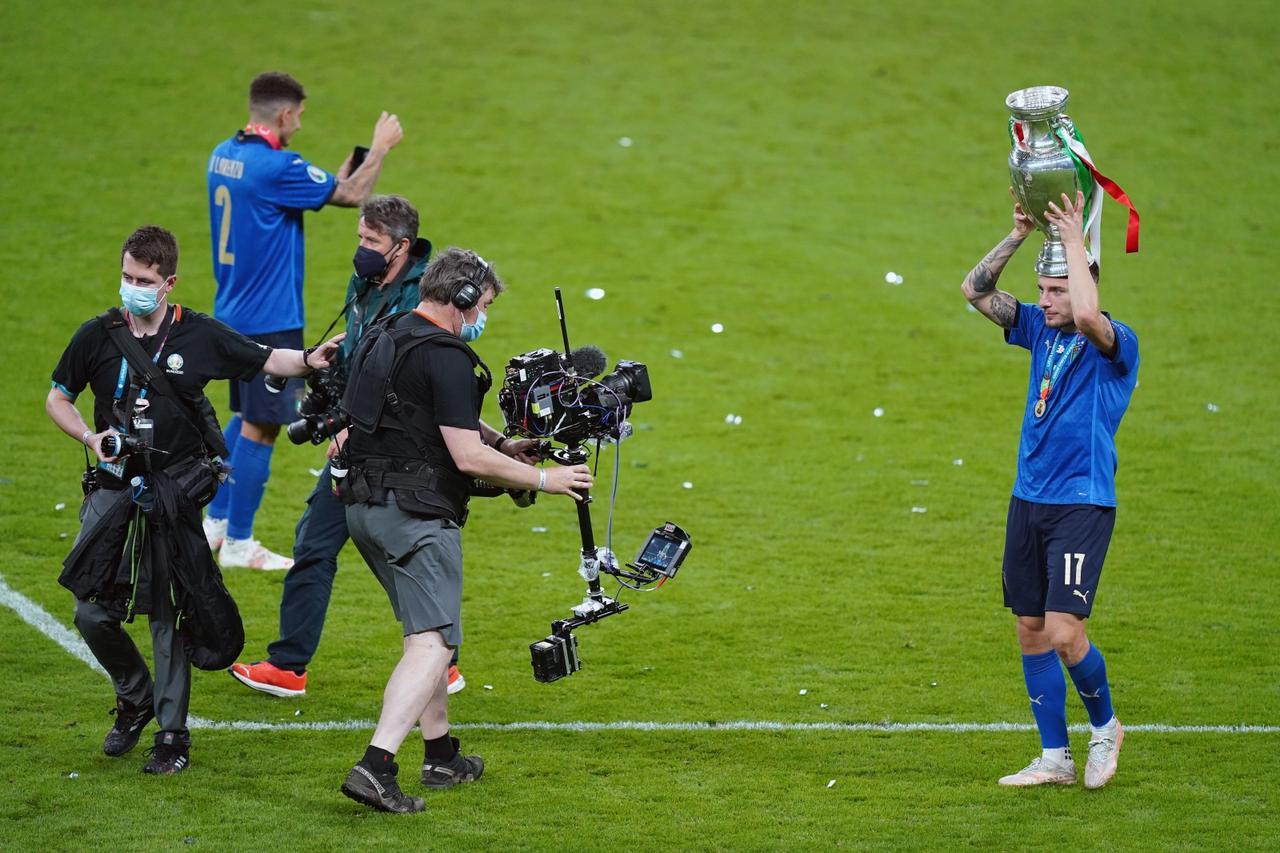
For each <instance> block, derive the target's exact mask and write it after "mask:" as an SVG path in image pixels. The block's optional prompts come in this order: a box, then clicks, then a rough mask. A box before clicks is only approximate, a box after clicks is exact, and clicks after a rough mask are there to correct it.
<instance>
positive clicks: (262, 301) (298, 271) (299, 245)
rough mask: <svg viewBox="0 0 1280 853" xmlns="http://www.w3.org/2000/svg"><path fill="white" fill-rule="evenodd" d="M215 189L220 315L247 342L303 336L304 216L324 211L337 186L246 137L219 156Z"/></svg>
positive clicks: (212, 180) (212, 172)
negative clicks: (284, 334)
mask: <svg viewBox="0 0 1280 853" xmlns="http://www.w3.org/2000/svg"><path fill="white" fill-rule="evenodd" d="M208 182H209V230H210V236H211V237H212V240H213V277H214V279H215V280H216V281H217V283H218V290H217V293H216V295H215V296H214V301H213V315H214V316H215V317H216V318H218V319H219V320H221V321H222V322H224V323H226V324H227V325H229V326H231V327H232V328H233V329H235V330H236V331H238V332H240V333H242V334H246V335H262V334H267V333H269V332H283V331H288V330H291V329H301V328H302V327H303V316H302V280H303V273H304V261H305V258H304V251H303V245H304V244H303V233H302V212H303V211H304V210H319V209H320V208H321V207H323V206H324V205H325V203H327V202H328V201H329V198H330V197H331V196H332V195H333V190H334V188H335V187H336V186H337V183H338V182H337V179H336V178H335V177H334V176H333V175H331V174H330V173H328V172H326V171H325V170H324V169H320V168H318V167H316V166H313V165H311V164H310V163H308V162H307V161H306V160H304V159H302V158H301V157H299V156H298V155H297V154H294V153H292V152H290V151H288V150H286V149H281V150H275V149H273V148H272V147H271V145H270V144H268V143H267V141H266V140H264V139H262V138H261V137H258V136H252V135H249V136H246V135H245V134H244V133H243V132H238V133H237V134H236V135H235V136H233V137H231V138H230V139H228V140H226V141H225V142H223V143H222V144H221V145H219V146H218V147H217V148H215V149H213V154H212V155H210V157H209V171H208Z"/></svg>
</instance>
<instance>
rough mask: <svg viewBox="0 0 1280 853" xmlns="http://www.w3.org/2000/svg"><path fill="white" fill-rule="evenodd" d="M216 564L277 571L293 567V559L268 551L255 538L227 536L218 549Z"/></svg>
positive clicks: (227, 566) (227, 567) (225, 567)
mask: <svg viewBox="0 0 1280 853" xmlns="http://www.w3.org/2000/svg"><path fill="white" fill-rule="evenodd" d="M218 564H219V565H220V566H222V568H224V569H259V570H261V571H264V572H279V571H283V570H284V569H291V568H293V560H292V559H290V558H289V557H286V556H284V555H283V554H277V553H275V552H274V551H268V550H267V549H266V548H263V547H262V543H261V542H259V541H258V540H257V539H232V538H231V537H230V536H228V537H227V538H226V539H224V540H223V542H222V548H221V550H219V551H218Z"/></svg>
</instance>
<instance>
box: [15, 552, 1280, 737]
mask: <svg viewBox="0 0 1280 853" xmlns="http://www.w3.org/2000/svg"><path fill="white" fill-rule="evenodd" d="M0 604H3V605H5V606H6V607H8V608H10V609H11V610H13V612H15V613H17V614H18V617H19V618H20V619H22V621H23V622H26V623H27V624H28V625H30V626H31V627H33V628H35V629H36V630H37V631H39V632H40V633H41V634H44V635H45V636H46V637H48V638H49V639H50V640H53V642H55V643H57V644H58V645H59V646H61V647H62V648H63V650H64V651H66V652H67V653H68V654H70V655H71V656H72V657H75V658H77V659H79V660H81V661H83V662H85V663H86V664H88V665H89V666H90V667H91V668H92V669H94V670H96V671H97V672H99V673H101V674H102V675H103V676H106V674H107V673H106V671H105V670H103V668H102V667H101V666H100V665H99V664H98V662H97V660H95V659H94V657H93V652H91V651H89V647H88V646H86V645H85V643H84V640H82V639H81V638H80V636H79V635H78V634H76V633H75V632H74V631H72V630H70V629H69V628H66V627H65V626H63V625H62V624H61V623H60V622H58V620H57V619H54V618H53V616H51V615H50V614H49V612H48V611H47V610H45V609H44V608H43V607H41V606H40V605H39V604H36V603H35V602H34V601H32V600H31V599H29V598H27V597H26V596H25V595H23V594H22V593H20V592H18V591H17V590H16V589H14V588H13V587H11V586H9V585H8V584H7V583H5V580H4V575H0ZM187 724H188V725H189V726H190V727H191V728H193V729H205V730H214V731H237V732H287V731H322V732H350V731H368V730H372V729H373V728H374V722H373V721H372V720H322V721H317V722H302V721H298V722H286V723H271V722H266V721H258V720H206V719H204V718H202V717H196V716H194V715H192V716H189V717H188V718H187ZM453 727H454V728H457V729H469V730H472V731H497V732H502V731H543V732H624V731H632V732H845V733H857V732H886V733H890V734H894V733H904V732H948V733H952V734H955V733H970V732H1029V731H1034V730H1035V726H1034V725H1032V724H1030V723H889V722H884V723H836V722H833V723H787V722H774V721H769V720H729V721H726V722H719V723H705V722H704V723H680V722H673V723H663V722H651V721H644V720H618V721H614V722H597V723H592V722H567V723H556V722H550V721H537V720H534V721H528V722H515V723H456V724H454V725H453ZM1071 728H1072V731H1076V732H1085V731H1088V729H1089V727H1088V726H1085V725H1077V726H1072V727H1071ZM1124 729H1125V731H1127V732H1154V733H1157V734H1280V726H1254V725H1248V724H1245V723H1241V724H1239V725H1234V726H1209V725H1169V724H1166V723H1134V724H1128V725H1126V726H1125V727H1124Z"/></svg>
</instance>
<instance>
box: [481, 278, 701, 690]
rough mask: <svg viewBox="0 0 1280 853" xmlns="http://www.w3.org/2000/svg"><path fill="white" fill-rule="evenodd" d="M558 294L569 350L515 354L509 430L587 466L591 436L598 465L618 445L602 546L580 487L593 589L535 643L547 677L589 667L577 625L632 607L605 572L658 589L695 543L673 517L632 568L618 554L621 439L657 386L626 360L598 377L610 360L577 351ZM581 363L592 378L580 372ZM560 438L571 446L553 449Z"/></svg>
mask: <svg viewBox="0 0 1280 853" xmlns="http://www.w3.org/2000/svg"><path fill="white" fill-rule="evenodd" d="M555 296H556V309H557V314H558V317H559V320H560V334H561V337H562V340H563V343H564V354H563V355H560V354H559V353H556V352H554V351H553V350H548V349H542V350H535V351H534V352H530V353H525V354H523V355H519V356H516V357H515V358H513V359H511V361H510V362H509V363H508V366H507V372H506V378H505V381H504V383H503V388H502V390H501V392H500V393H499V397H498V401H499V405H500V407H501V408H502V412H503V416H504V418H505V419H506V421H507V426H506V430H505V432H506V434H507V435H523V436H525V437H528V438H534V439H537V440H539V441H541V442H543V451H544V452H543V453H542V454H540V455H542V456H543V458H549V459H552V460H553V461H555V462H556V463H557V464H559V465H581V464H585V463H586V461H587V459H588V458H589V456H590V453H589V452H588V450H587V448H586V447H585V446H584V445H585V444H586V443H587V442H589V441H593V440H594V441H595V444H596V451H597V452H596V464H597V467H598V465H599V457H600V454H599V449H600V446H601V444H602V443H603V442H604V441H606V440H609V441H612V442H616V443H617V448H616V450H615V456H614V477H613V487H612V490H611V495H610V503H609V523H608V528H607V534H606V544H605V546H604V547H597V545H596V542H595V533H594V531H593V529H592V524H591V502H592V497H591V494H590V491H582V492H579V494H580V496H581V500H579V501H577V514H578V531H579V535H580V537H581V540H582V548H581V551H580V558H579V565H578V573H579V575H580V576H581V577H582V578H583V579H584V580H585V581H586V582H587V593H586V596H585V597H584V598H583V600H582V603H581V604H578V605H575V606H574V607H573V608H572V611H573V615H572V616H570V617H569V618H567V619H557V620H555V621H553V622H552V623H551V634H550V635H548V636H547V637H546V638H545V639H543V640H539V641H537V642H535V643H532V644H530V646H529V652H530V657H531V662H532V665H533V675H534V678H535V679H536V680H538V681H541V682H551V681H557V680H559V679H561V678H564V677H565V676H567V675H571V674H572V673H574V672H577V671H578V670H579V669H581V668H582V662H581V659H580V658H579V657H578V640H577V637H575V636H574V635H573V630H574V629H575V628H579V627H582V626H583V625H590V624H592V623H595V622H599V621H600V620H601V619H605V618H607V617H609V616H613V615H615V614H618V613H622V612H623V611H625V610H628V609H629V608H630V605H629V604H626V603H623V602H620V601H618V600H617V595H618V593H615V594H614V597H612V598H611V597H608V596H606V595H605V594H604V590H603V588H602V587H601V585H600V574H601V573H602V572H603V573H604V574H608V575H610V576H612V577H614V578H615V579H616V580H617V581H618V584H619V586H618V592H621V590H622V589H623V588H624V587H625V588H627V589H632V590H637V591H642V592H643V591H650V592H651V591H653V590H654V589H656V588H657V587H658V586H661V585H662V584H663V583H665V582H666V581H667V580H668V579H669V578H672V577H674V576H675V574H676V572H677V570H678V569H679V567H680V564H681V563H682V562H683V561H684V558H685V557H686V556H687V555H688V553H689V551H690V550H691V549H692V547H693V543H692V541H691V540H690V538H689V535H688V534H687V533H685V531H684V530H682V529H681V528H680V527H678V526H677V525H676V524H674V523H672V522H666V523H665V524H663V525H661V526H659V527H658V528H656V529H655V530H654V531H653V532H652V533H651V534H650V535H649V538H648V539H647V540H646V542H645V544H644V546H643V547H642V548H641V549H640V553H639V554H638V555H637V556H636V559H635V560H634V561H632V562H630V563H627V564H626V566H625V568H624V567H623V566H621V565H619V564H618V561H617V559H616V558H615V557H614V553H613V548H612V539H613V515H614V509H615V507H616V504H617V496H618V480H619V474H620V470H621V456H622V449H621V442H622V440H623V439H624V438H626V437H627V436H628V435H630V434H631V430H630V424H628V423H627V422H626V417H627V415H628V414H630V411H631V407H632V405H633V404H634V403H638V402H645V401H648V400H650V399H652V398H653V392H652V389H651V387H650V385H649V376H648V370H647V368H646V367H645V365H644V364H642V363H640V362H632V361H620V362H618V367H617V369H616V370H615V371H614V372H613V373H612V374H609V375H607V376H604V377H602V378H601V379H600V380H595V379H593V378H591V377H592V376H594V375H595V374H597V373H599V372H600V371H602V370H603V369H604V367H605V365H606V364H607V362H606V361H605V358H604V353H602V352H600V351H599V350H598V349H596V348H594V347H584V348H583V349H582V350H577V351H575V350H572V349H570V347H569V331H568V326H567V324H566V322H565V314H564V300H563V297H562V296H561V293H560V288H558V287H557V288H556V289H555ZM597 365H598V366H597ZM579 366H581V367H582V372H583V373H586V374H588V375H587V376H585V377H583V376H579ZM610 403H612V405H610ZM552 441H556V442H559V443H562V444H564V445H565V446H564V447H562V448H559V449H555V450H549V451H548V450H547V448H549V447H550V442H552Z"/></svg>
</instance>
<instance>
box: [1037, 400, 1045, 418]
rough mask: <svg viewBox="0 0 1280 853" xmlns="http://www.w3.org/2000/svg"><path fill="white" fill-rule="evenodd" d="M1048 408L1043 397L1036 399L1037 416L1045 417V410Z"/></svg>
mask: <svg viewBox="0 0 1280 853" xmlns="http://www.w3.org/2000/svg"><path fill="white" fill-rule="evenodd" d="M1047 408H1048V406H1046V405H1045V402H1044V399H1043V398H1041V399H1039V400H1036V408H1035V413H1036V417H1037V418H1043V417H1044V410H1045V409H1047Z"/></svg>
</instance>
